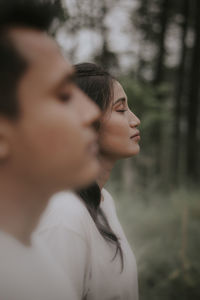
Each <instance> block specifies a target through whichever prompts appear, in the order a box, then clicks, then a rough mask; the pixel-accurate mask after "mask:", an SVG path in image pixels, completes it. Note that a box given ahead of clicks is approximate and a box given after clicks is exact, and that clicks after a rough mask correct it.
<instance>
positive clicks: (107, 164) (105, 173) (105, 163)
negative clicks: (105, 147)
mask: <svg viewBox="0 0 200 300" xmlns="http://www.w3.org/2000/svg"><path fill="white" fill-rule="evenodd" d="M99 161H100V165H101V173H100V175H99V177H98V179H97V183H98V185H99V187H100V189H102V188H103V187H104V185H105V184H106V182H107V181H108V179H109V177H110V173H111V171H112V169H113V167H114V164H115V162H116V160H114V159H111V158H110V157H107V156H104V155H101V156H100V158H99Z"/></svg>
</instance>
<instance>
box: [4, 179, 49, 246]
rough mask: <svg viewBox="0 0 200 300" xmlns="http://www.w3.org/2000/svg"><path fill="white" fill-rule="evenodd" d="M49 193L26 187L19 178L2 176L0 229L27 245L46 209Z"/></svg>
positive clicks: (29, 243)
mask: <svg viewBox="0 0 200 300" xmlns="http://www.w3.org/2000/svg"><path fill="white" fill-rule="evenodd" d="M48 198H49V195H45V194H44V193H40V192H39V191H38V190H37V189H31V188H30V187H27V186H26V187H25V186H24V185H23V184H22V183H20V182H19V180H17V179H15V180H13V179H12V178H9V180H7V179H6V178H5V177H4V178H3V176H0V230H2V231H4V232H6V233H8V234H10V235H11V236H13V237H14V238H16V239H17V240H19V241H20V242H21V243H23V244H24V245H26V246H29V245H31V233H32V232H33V231H34V229H35V227H36V226H37V223H38V221H39V218H40V216H41V214H42V212H43V211H44V209H45V207H46V205H47V202H48Z"/></svg>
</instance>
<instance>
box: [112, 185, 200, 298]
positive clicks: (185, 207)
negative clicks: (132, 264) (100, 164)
mask: <svg viewBox="0 0 200 300" xmlns="http://www.w3.org/2000/svg"><path fill="white" fill-rule="evenodd" d="M111 189H113V192H114V194H115V195H116V198H115V199H116V201H117V208H118V214H119V218H120V220H121V222H122V224H123V226H124V229H125V232H126V234H127V236H128V239H129V241H130V243H131V245H132V248H133V249H134V252H135V255H136V258H137V262H138V270H139V286H140V299H141V300H171V299H173V300H176V299H177V300H180V299H182V300H191V299H192V300H198V299H200V288H199V286H200V259H199V253H200V240H199V236H200V206H199V199H200V191H198V190H197V191H194V190H186V189H180V190H177V191H174V192H172V193H171V194H159V193H158V192H157V193H156V192H155V191H153V190H150V189H146V191H140V190H138V191H135V193H134V194H133V193H132V195H130V194H129V195H128V193H127V194H124V193H122V191H121V194H119V191H118V192H117V193H115V189H114V186H113V185H111Z"/></svg>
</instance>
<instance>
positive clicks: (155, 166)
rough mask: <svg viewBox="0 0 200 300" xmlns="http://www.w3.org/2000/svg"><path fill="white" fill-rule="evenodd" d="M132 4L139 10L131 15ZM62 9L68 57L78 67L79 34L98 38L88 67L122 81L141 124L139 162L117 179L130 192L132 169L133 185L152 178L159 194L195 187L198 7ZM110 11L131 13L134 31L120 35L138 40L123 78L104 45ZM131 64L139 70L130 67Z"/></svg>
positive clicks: (160, 3)
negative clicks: (99, 67)
mask: <svg viewBox="0 0 200 300" xmlns="http://www.w3.org/2000/svg"><path fill="white" fill-rule="evenodd" d="M133 2H134V3H136V4H137V5H136V6H133V7H132V6H131V5H132V3H133ZM66 3H67V5H66V8H67V12H68V13H67V16H68V17H67V21H66V22H65V23H64V26H63V27H64V30H65V32H66V37H67V34H70V36H71V37H72V36H73V37H74V39H75V43H74V48H71V52H70V54H71V59H72V61H74V62H77V61H76V58H75V57H76V55H75V53H76V50H77V47H78V41H77V38H76V37H77V36H78V33H79V32H80V31H82V30H84V29H86V30H90V31H93V32H95V33H97V34H98V35H99V36H100V37H101V41H102V43H101V47H98V49H96V50H95V51H94V52H93V54H92V55H91V58H90V61H95V62H97V63H99V64H101V65H103V66H105V68H107V69H109V70H111V71H112V72H113V73H114V74H116V75H117V76H118V77H121V78H120V79H121V80H122V82H123V84H124V87H125V89H126V92H127V94H128V97H129V102H130V106H131V107H132V108H133V109H134V111H135V112H136V113H137V114H138V115H139V117H140V118H141V121H142V125H141V132H142V141H141V149H142V150H141V155H140V156H139V157H138V158H136V159H135V160H134V161H133V162H130V163H124V164H123V165H120V167H119V168H118V169H117V170H116V173H117V176H122V175H124V174H126V175H127V176H122V178H128V182H129V183H130V185H131V181H132V178H131V176H133V174H131V168H132V169H133V166H132V163H133V164H134V170H135V167H136V172H135V173H137V174H138V176H137V179H138V181H139V182H140V183H141V184H143V185H147V184H148V183H149V181H150V178H151V179H152V178H154V181H157V185H159V186H158V187H161V188H162V187H165V188H166V187H170V188H171V187H172V188H173V187H174V188H176V187H177V186H179V185H181V184H184V185H185V184H186V183H187V184H192V185H197V184H198V182H199V179H200V105H199V98H200V84H199V81H200V17H199V16H200V1H199V0H135V1H131V0H126V1H123V0H110V1H106V0H102V1H98V0H84V1H82V0H81V1H80V0H74V1H73V2H72V1H67V2H66ZM116 7H119V8H121V9H127V10H128V11H129V19H130V20H129V22H130V24H132V25H131V26H129V31H127V32H126V35H127V36H129V37H130V39H131V37H133V36H134V35H135V33H136V32H137V34H139V36H140V38H139V40H138V41H137V43H139V45H138V46H139V48H140V50H139V51H138V53H137V54H136V53H135V52H134V51H133V50H132V49H129V50H128V51H127V53H128V55H129V60H130V64H129V68H128V70H127V69H126V70H124V69H123V65H121V64H120V55H122V54H121V53H117V52H116V51H114V50H113V49H112V45H111V43H110V36H109V34H110V28H109V26H108V25H107V22H106V18H107V16H108V15H109V14H110V12H112V10H113V9H115V8H116ZM115 22H118V21H117V20H113V26H115ZM122 26H123V24H122ZM131 28H132V29H131ZM120 42H121V41H120V39H119V43H120ZM94 46H95V45H94ZM134 46H135V45H134V44H133V48H134ZM94 48H95V47H94ZM79 51H80V50H79ZM131 53H132V58H133V59H132V58H131V55H130V54H131ZM124 55H126V53H124ZM135 59H136V60H137V64H134V63H133V61H135ZM129 177H130V178H129ZM134 178H135V177H134Z"/></svg>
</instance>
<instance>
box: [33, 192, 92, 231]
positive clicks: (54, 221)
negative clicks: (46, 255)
mask: <svg viewBox="0 0 200 300" xmlns="http://www.w3.org/2000/svg"><path fill="white" fill-rule="evenodd" d="M89 217H90V215H89V212H88V210H87V208H86V206H85V204H84V203H83V201H82V200H81V199H80V197H79V196H78V195H77V194H76V193H74V192H71V191H70V192H60V193H57V194H55V195H54V196H53V197H52V198H51V199H50V200H49V204H48V206H47V209H46V211H45V212H44V214H43V216H42V218H41V221H40V224H39V226H38V230H40V231H41V230H46V229H49V228H52V227H57V226H59V227H65V228H68V229H71V230H74V231H80V230H81V228H82V226H86V225H87V223H88V218H89Z"/></svg>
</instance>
